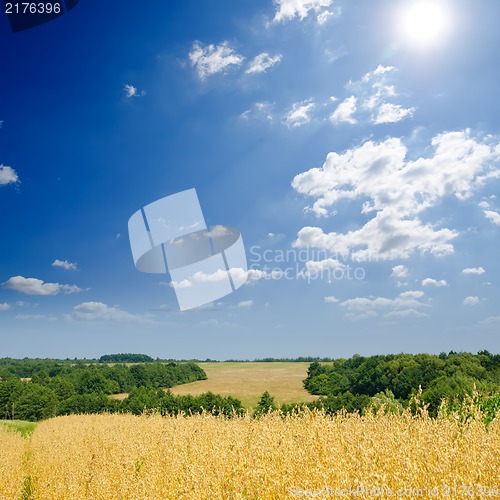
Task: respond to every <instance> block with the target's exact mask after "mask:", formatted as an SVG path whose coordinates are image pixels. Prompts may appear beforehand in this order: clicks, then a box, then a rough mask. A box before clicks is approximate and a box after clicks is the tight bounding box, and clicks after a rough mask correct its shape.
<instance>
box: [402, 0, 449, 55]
mask: <svg viewBox="0 0 500 500" xmlns="http://www.w3.org/2000/svg"><path fill="white" fill-rule="evenodd" d="M449 17H450V15H449V12H447V10H446V8H445V6H444V5H443V3H442V2H440V1H439V0H415V1H414V2H412V3H411V4H410V5H409V6H406V7H405V9H404V10H403V11H402V12H401V13H400V17H399V30H400V32H401V34H402V36H403V37H404V38H405V39H407V40H408V41H409V42H411V43H412V44H414V45H417V46H421V47H425V46H430V45H434V44H435V43H437V42H439V40H440V39H442V38H443V36H444V35H445V34H446V32H447V30H448V27H449Z"/></svg>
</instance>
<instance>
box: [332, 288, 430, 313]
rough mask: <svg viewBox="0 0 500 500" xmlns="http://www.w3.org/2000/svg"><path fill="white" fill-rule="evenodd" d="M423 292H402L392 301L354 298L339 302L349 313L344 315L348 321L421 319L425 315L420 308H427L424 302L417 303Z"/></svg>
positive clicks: (383, 298) (376, 298)
mask: <svg viewBox="0 0 500 500" xmlns="http://www.w3.org/2000/svg"><path fill="white" fill-rule="evenodd" d="M423 295H424V294H423V292H419V291H415V292H404V293H401V294H400V295H399V296H398V297H396V298H394V299H389V298H386V297H369V298H368V297H356V298H354V299H348V300H345V301H344V302H341V303H340V305H341V307H344V308H346V309H347V310H348V311H349V312H348V314H346V318H348V319H354V320H359V319H367V318H374V317H377V316H379V314H380V313H382V315H383V317H385V318H391V317H423V316H427V314H425V313H423V312H421V311H419V309H421V308H425V307H428V305H427V304H425V303H424V302H421V301H419V300H418V299H420V298H421V297H423Z"/></svg>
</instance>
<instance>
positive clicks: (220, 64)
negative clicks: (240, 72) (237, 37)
mask: <svg viewBox="0 0 500 500" xmlns="http://www.w3.org/2000/svg"><path fill="white" fill-rule="evenodd" d="M244 59H245V58H244V57H243V56H242V55H241V54H238V53H237V52H235V50H234V49H232V48H231V47H230V46H229V43H228V42H222V43H220V44H219V45H214V44H210V45H202V44H201V42H198V41H195V42H194V43H193V47H192V49H191V52H189V60H190V61H191V66H193V68H194V69H195V71H196V73H197V74H198V78H199V79H200V80H204V79H205V78H207V77H209V76H211V75H215V74H216V73H221V72H224V71H226V70H227V69H228V68H229V67H230V66H240V65H241V63H242V62H243V61H244Z"/></svg>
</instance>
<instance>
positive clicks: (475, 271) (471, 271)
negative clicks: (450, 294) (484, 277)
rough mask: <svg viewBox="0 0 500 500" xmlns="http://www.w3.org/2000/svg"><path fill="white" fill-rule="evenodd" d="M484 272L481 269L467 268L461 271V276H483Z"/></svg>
mask: <svg viewBox="0 0 500 500" xmlns="http://www.w3.org/2000/svg"><path fill="white" fill-rule="evenodd" d="M485 272H486V271H485V270H484V269H483V268H482V267H467V268H465V269H462V273H463V274H484V273H485Z"/></svg>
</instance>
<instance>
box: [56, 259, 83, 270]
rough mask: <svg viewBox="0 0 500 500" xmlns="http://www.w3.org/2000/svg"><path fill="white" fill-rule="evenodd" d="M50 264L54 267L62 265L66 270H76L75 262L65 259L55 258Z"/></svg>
mask: <svg viewBox="0 0 500 500" xmlns="http://www.w3.org/2000/svg"><path fill="white" fill-rule="evenodd" d="M52 265H53V266H54V267H62V268H63V269H66V271H76V270H77V269H78V267H77V265H76V264H75V263H73V262H69V261H67V260H59V259H56V260H55V261H54V262H52Z"/></svg>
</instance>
